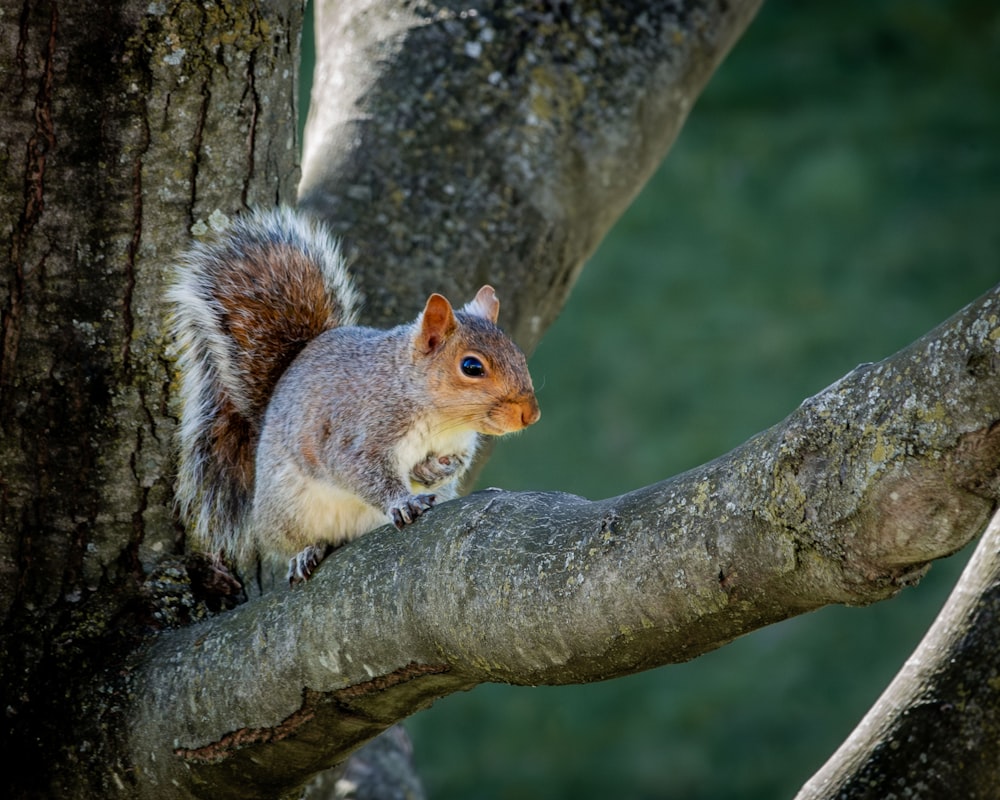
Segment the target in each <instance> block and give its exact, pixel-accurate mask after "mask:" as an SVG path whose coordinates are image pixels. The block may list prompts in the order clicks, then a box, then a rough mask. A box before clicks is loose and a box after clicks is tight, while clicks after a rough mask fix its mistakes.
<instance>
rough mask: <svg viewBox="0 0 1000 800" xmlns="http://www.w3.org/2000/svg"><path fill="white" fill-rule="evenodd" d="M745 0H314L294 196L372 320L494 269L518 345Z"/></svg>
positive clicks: (691, 94)
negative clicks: (313, 55) (352, 276)
mask: <svg viewBox="0 0 1000 800" xmlns="http://www.w3.org/2000/svg"><path fill="white" fill-rule="evenodd" d="M759 6H760V1H759V0H738V2H718V0H681V1H680V2H637V3H624V4H623V3H601V2H576V3H557V2H506V1H505V0H504V1H502V0H480V1H479V2H475V3H471V4H470V3H464V4H457V3H445V4H441V3H423V2H420V3H413V4H401V3H386V2H384V0H349V2H340V0H317V2H316V29H317V37H316V38H317V47H316V50H317V63H316V72H315V77H314V82H313V88H312V103H311V105H310V111H309V119H308V123H307V126H306V134H305V147H304V151H303V158H302V182H301V184H300V186H299V206H300V207H302V208H305V209H307V210H309V211H310V212H312V213H314V214H316V215H318V216H321V217H322V218H323V219H325V220H326V221H327V222H328V223H330V224H331V225H332V226H333V228H334V229H335V230H337V231H338V232H340V233H341V234H342V235H343V239H344V246H345V252H346V253H347V255H348V258H349V260H350V262H351V263H352V264H353V265H354V267H355V270H356V273H357V275H358V279H359V282H360V285H361V288H362V290H363V292H364V294H365V296H366V297H367V304H366V313H367V315H368V319H369V321H371V322H374V323H375V324H379V325H381V326H386V325H389V324H395V323H396V322H398V321H399V320H400V319H410V318H412V317H413V316H415V315H416V313H417V312H418V311H419V310H420V308H421V307H422V306H423V302H424V300H425V299H426V298H427V295H428V294H430V292H432V291H439V292H442V293H444V294H445V295H447V296H449V297H454V298H456V299H463V302H464V299H467V298H471V297H472V295H473V293H474V292H475V290H476V289H477V288H478V287H479V286H481V285H482V284H484V283H492V284H493V285H494V286H495V287H496V288H497V292H498V294H499V296H500V298H501V302H502V311H501V323H502V324H503V325H504V328H505V329H506V330H507V331H508V332H509V333H510V334H511V335H512V336H513V337H514V338H515V340H516V341H517V342H518V343H519V344H520V345H521V346H522V347H523V348H524V349H525V350H526V351H527V352H530V351H531V350H532V349H533V348H534V347H535V345H536V344H537V343H538V340H539V339H540V338H541V335H542V333H543V332H544V331H545V330H546V329H547V328H548V326H549V325H550V324H551V323H552V321H553V320H554V319H555V316H556V314H557V313H558V312H559V309H560V308H562V306H563V303H564V302H565V299H566V296H567V294H568V292H569V289H570V287H571V286H572V284H573V281H574V280H575V278H576V276H577V274H578V273H579V271H580V269H581V268H582V266H583V263H584V261H585V260H586V259H587V257H588V256H589V255H590V254H591V253H592V252H593V250H594V248H595V247H596V246H597V244H598V242H600V240H601V239H602V238H603V237H604V235H605V233H607V231H608V229H609V228H610V227H611V225H612V223H613V222H614V221H615V220H616V219H617V218H618V217H619V215H620V214H621V213H622V211H624V210H625V208H626V207H627V206H628V204H629V203H630V202H631V200H632V199H633V198H634V197H635V195H636V194H637V193H638V191H639V189H640V188H641V187H642V185H643V184H644V183H645V181H646V179H647V178H648V177H649V175H650V174H652V172H653V170H654V169H656V167H657V166H658V165H659V164H660V162H661V161H662V160H663V157H664V156H665V155H666V152H667V150H668V149H669V147H670V145H671V144H672V143H673V141H674V139H675V137H676V136H677V134H678V133H679V132H680V129H681V126H682V125H683V123H684V120H685V119H686V118H687V114H688V112H689V111H690V110H691V107H692V106H693V105H694V102H695V99H696V98H697V96H698V94H699V93H700V91H701V89H702V88H703V87H704V85H705V83H706V82H707V80H708V78H709V76H710V75H711V74H712V72H713V71H714V70H715V68H716V67H717V66H718V64H719V63H720V62H721V61H722V58H723V57H724V56H725V54H726V53H727V52H728V50H729V48H730V47H731V46H732V44H733V43H734V42H735V40H736V39H737V37H738V36H739V35H740V34H741V33H742V32H743V30H744V29H745V28H746V26H747V25H748V24H749V22H750V20H751V19H752V17H753V15H754V14H755V13H756V11H757V9H758V7H759Z"/></svg>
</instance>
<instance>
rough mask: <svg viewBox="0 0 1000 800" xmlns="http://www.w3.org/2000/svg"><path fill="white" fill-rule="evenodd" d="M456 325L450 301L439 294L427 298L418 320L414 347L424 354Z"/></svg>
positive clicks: (434, 348)
mask: <svg viewBox="0 0 1000 800" xmlns="http://www.w3.org/2000/svg"><path fill="white" fill-rule="evenodd" d="M457 326H458V322H457V321H456V320H455V312H454V311H452V310H451V303H449V302H448V301H447V300H446V299H445V298H444V297H442V296H441V295H439V294H432V295H431V296H430V297H428V298H427V305H425V306H424V310H423V313H421V315H420V319H419V321H418V330H417V336H416V339H415V341H414V347H416V349H417V350H418V351H420V352H421V353H423V354H424V355H429V354H430V353H433V352H434V351H435V350H437V349H438V348H439V347H440V346H441V343H442V342H444V340H445V339H447V338H448V337H449V336H451V334H452V331H454V330H455V328H456V327H457Z"/></svg>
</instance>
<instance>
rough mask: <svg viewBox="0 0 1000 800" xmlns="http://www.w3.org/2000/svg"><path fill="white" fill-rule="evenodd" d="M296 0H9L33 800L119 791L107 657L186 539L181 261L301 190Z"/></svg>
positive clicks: (132, 631) (10, 320) (5, 505)
mask: <svg viewBox="0 0 1000 800" xmlns="http://www.w3.org/2000/svg"><path fill="white" fill-rule="evenodd" d="M295 5H296V4H295V3H294V2H290V3H270V4H269V7H268V8H267V9H266V10H262V9H260V8H258V7H257V5H256V4H255V3H250V2H247V3H244V2H235V3H226V4H223V5H205V4H203V3H197V2H187V1H185V0H177V1H175V2H169V1H168V2H152V3H150V2H137V1H136V2H133V1H132V0H128V1H126V2H122V1H121V0H118V1H116V2H86V3H76V2H74V3H65V2H64V3H60V2H46V1H45V0H41V1H39V2H23V3H20V2H18V3H15V2H12V1H11V0H2V2H0V16H2V19H3V23H2V24H0V76H2V78H0V82H2V92H0V93H2V95H3V97H4V100H5V112H4V114H3V115H2V117H0V139H2V142H3V158H2V159H0V220H2V224H0V230H2V231H3V236H4V237H5V241H6V247H5V248H4V253H5V256H6V258H5V268H4V278H3V280H4V296H3V299H2V306H0V426H2V430H3V433H2V435H0V487H2V492H0V532H2V533H0V625H2V627H0V638H2V647H0V651H2V653H3V657H2V663H0V675H2V679H0V686H2V692H3V698H2V699H3V707H4V709H5V719H6V721H7V722H6V724H5V726H4V728H3V742H2V747H3V751H4V752H5V754H6V756H7V758H8V760H9V761H11V762H13V763H15V764H17V765H18V768H17V769H16V770H10V771H8V773H7V775H8V778H9V781H8V783H7V788H8V790H9V791H10V792H11V794H12V796H18V794H20V793H25V794H31V793H32V791H33V789H32V781H37V782H38V785H40V786H42V787H43V788H41V789H37V787H35V789H36V790H37V791H38V793H39V794H40V795H41V796H85V795H86V792H87V791H88V789H86V788H85V785H86V782H87V781H93V782H94V783H95V787H94V788H93V793H94V796H104V795H105V791H104V790H103V789H102V788H101V786H100V784H101V783H102V781H103V780H105V779H106V778H107V777H108V775H109V772H108V771H107V770H106V769H104V768H103V766H94V765H95V764H98V765H100V764H101V762H102V761H103V760H104V758H103V757H104V756H106V755H107V752H106V751H105V750H104V749H103V744H104V743H105V742H106V740H107V737H108V736H109V735H111V734H112V733H113V724H108V722H107V720H106V719H105V718H104V712H106V711H107V710H108V706H109V701H108V700H107V698H106V697H105V698H102V697H100V696H99V695H100V694H101V693H102V692H108V691H110V690H109V688H108V686H110V683H109V684H108V686H105V685H103V679H102V677H101V675H102V671H103V670H105V669H108V670H110V672H111V673H112V674H114V673H115V672H117V671H118V670H119V669H121V666H122V665H121V664H120V663H117V664H116V663H115V662H114V656H113V655H112V654H113V653H117V652H119V648H118V646H119V645H120V646H121V647H122V648H126V647H127V646H128V643H129V642H130V641H131V639H132V638H133V637H134V636H135V635H137V634H138V633H139V632H141V630H142V629H143V623H144V622H146V621H147V620H146V618H145V613H146V612H143V613H142V614H140V615H139V616H138V617H137V616H136V615H135V614H134V613H133V612H134V611H135V609H136V606H135V605H134V603H135V600H136V596H137V592H138V591H139V586H140V584H141V582H142V581H143V579H144V575H145V573H146V572H147V571H148V570H150V569H152V568H153V566H154V565H155V564H157V563H161V564H162V559H163V558H164V556H165V555H168V554H171V553H175V552H177V551H178V550H179V549H180V547H181V545H182V535H181V532H180V530H179V529H178V527H177V526H176V524H175V522H174V520H173V514H172V489H171V483H172V467H171V462H172V458H173V456H172V452H171V451H172V448H171V432H172V425H173V423H172V420H171V419H170V412H169V399H168V398H169V395H170V381H171V376H170V369H169V364H168V362H167V361H166V359H165V358H164V349H165V339H164V335H163V313H162V312H163V309H162V303H161V294H162V277H163V271H164V268H165V265H166V263H167V260H168V259H169V258H170V257H171V256H172V254H173V253H174V252H175V251H176V249H177V247H178V246H179V245H180V244H181V243H183V242H185V241H187V239H188V237H189V235H190V233H189V228H190V227H191V226H192V223H195V222H196V221H197V220H199V219H208V218H209V216H210V214H211V212H212V211H213V210H215V209H222V210H223V211H225V212H227V213H232V212H233V211H235V210H236V209H237V208H238V207H239V205H240V203H241V202H255V203H266V204H271V203H273V202H274V201H275V199H276V198H277V197H285V198H286V199H290V197H291V195H292V192H293V187H294V184H295V181H296V178H297V174H296V165H295V160H294V159H295V149H296V142H295V128H294V125H290V124H287V123H286V121H287V120H293V119H294V104H293V102H292V100H293V96H294V85H293V83H292V81H291V80H290V79H289V78H288V76H289V75H291V74H294V66H295V64H296V63H297V50H296V47H297V38H296V37H297V35H298V31H299V29H300V24H301V9H298V10H296V9H295ZM203 224H204V223H203ZM163 566H164V569H166V573H165V574H166V575H167V576H169V575H170V574H171V572H170V568H169V567H168V565H165V564H164V565H163ZM181 574H182V572H178V573H176V575H175V577H177V576H179V575H181ZM161 577H162V576H161ZM142 591H143V592H145V593H147V594H151V595H161V597H160V600H159V605H158V607H156V606H154V607H153V608H151V609H149V613H151V614H153V615H155V616H161V615H163V614H165V615H167V616H171V615H175V616H176V617H178V618H183V617H184V615H185V614H187V613H189V611H190V610H191V608H193V605H192V604H191V603H189V602H188V600H187V599H185V594H184V592H183V587H182V586H181V584H180V582H179V581H174V580H172V579H170V578H169V577H168V578H167V579H165V580H161V581H159V582H158V581H157V580H153V581H150V582H147V583H146V584H145V587H144V589H143V590H142ZM88 693H96V695H98V696H97V697H94V696H93V695H92V696H91V697H90V699H89V700H88V699H86V698H85V697H84V695H86V694H88ZM88 765H89V766H88Z"/></svg>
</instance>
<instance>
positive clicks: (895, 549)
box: [131, 286, 1000, 797]
mask: <svg viewBox="0 0 1000 800" xmlns="http://www.w3.org/2000/svg"><path fill="white" fill-rule="evenodd" d="M998 309H1000V286H998V287H996V288H995V289H994V290H992V291H991V292H989V293H988V294H987V295H985V296H983V297H982V298H980V299H979V300H978V301H976V302H975V303H973V304H971V305H970V306H968V307H967V308H966V309H964V310H963V311H962V312H960V313H959V314H958V315H956V316H955V317H953V318H952V319H951V320H949V321H948V322H946V323H945V324H944V325H942V326H941V327H939V328H938V329H937V330H935V331H933V332H931V333H930V334H928V335H927V336H925V337H924V338H922V339H921V340H919V341H917V342H916V343H914V344H913V345H911V346H910V347H909V348H907V349H905V350H903V351H901V352H900V353H898V354H896V355H895V356H893V357H891V358H889V359H887V360H885V361H883V362H881V363H879V364H875V365H864V366H862V367H859V368H857V369H856V370H854V371H853V372H851V373H850V374H849V375H847V376H845V377H844V378H843V379H841V380H840V381H838V382H837V383H836V384H834V385H833V386H830V387H829V388H827V389H826V390H824V391H823V392H821V393H819V394H818V395H816V396H814V397H812V398H809V399H808V400H806V401H805V402H804V403H803V404H802V405H801V406H800V407H799V408H798V409H797V410H796V411H795V412H794V413H793V414H791V415H790V416H789V417H788V418H787V419H786V420H784V421H783V422H782V423H780V424H779V425H776V426H775V427H773V428H771V429H770V430H767V431H765V432H763V433H761V434H759V435H758V436H756V437H754V438H753V439H751V440H750V441H748V442H747V443H745V444H744V445H742V446H741V447H739V448H737V449H736V450H734V451H732V452H731V453H729V454H727V455H725V456H723V457H721V458H719V459H717V460H715V461H713V462H711V463H709V464H706V465H704V466H702V467H699V468H697V469H695V470H692V471H690V472H687V473H685V474H683V475H679V476H677V477H675V478H672V479H670V480H667V481H664V482H662V483H659V484H656V485H654V486H650V487H647V488H644V489H640V490H637V491H635V492H631V493H629V494H626V495H622V496H621V497H617V498H612V499H608V500H603V501H598V502H590V501H587V500H585V499H583V498H580V497H575V496H570V495H559V494H543V493H522V494H511V493H504V492H496V491H489V492H482V493H479V494H477V495H474V496H472V497H469V498H465V499H463V500H458V501H455V502H452V503H447V504H444V505H442V506H440V507H437V508H435V509H434V511H433V513H431V514H429V515H427V518H426V519H421V520H420V521H419V522H418V523H417V524H415V525H414V526H413V527H412V528H409V529H407V532H406V534H405V535H401V534H398V533H396V532H395V531H394V530H393V529H391V528H384V529H380V530H379V531H375V532H372V533H371V534H369V535H368V536H365V537H363V538H362V539H360V540H358V541H356V542H354V543H352V544H350V545H348V546H346V547H344V548H342V549H341V550H339V551H338V552H337V553H335V554H334V555H333V556H332V557H330V558H329V559H327V561H326V562H324V564H323V565H322V567H321V569H319V570H318V572H317V574H316V576H315V577H314V578H313V580H312V581H311V582H310V583H309V584H307V585H306V586H304V587H302V588H301V589H300V590H296V591H292V592H282V593H275V594H271V595H268V596H265V597H263V598H262V599H260V600H258V601H255V602H252V603H248V604H247V605H245V606H243V607H241V608H239V609H237V610H236V611H234V612H232V613H229V614H226V615H224V616H222V617H219V618H216V619H214V620H211V621H210V622H207V623H205V624H202V625H198V626H195V627H192V628H190V629H186V630H181V631H176V632H173V633H170V634H169V635H165V636H164V637H162V639H161V640H160V641H159V642H158V643H157V644H156V645H155V646H154V648H153V652H152V653H151V654H150V656H149V658H148V659H147V660H146V662H145V664H144V666H143V667H142V668H141V669H140V671H139V673H138V674H137V681H138V683H137V692H136V695H135V696H136V698H137V707H136V709H135V713H134V715H133V726H132V731H131V732H132V746H133V753H134V757H135V764H136V766H137V768H138V769H139V770H140V772H141V774H142V776H143V778H144V780H145V781H146V782H147V785H150V786H153V787H157V796H160V797H165V796H170V795H169V794H166V795H165V794H164V793H163V792H164V790H165V787H169V786H177V785H181V786H190V784H191V782H192V781H194V782H195V783H196V784H197V785H199V786H202V787H209V789H208V790H207V793H208V794H211V796H213V797H229V796H242V797H255V796H258V795H255V794H252V793H251V792H250V790H248V788H247V783H246V781H248V780H249V782H250V785H251V786H253V787H256V789H257V790H258V791H261V792H265V791H266V792H270V793H272V794H273V793H274V792H275V791H276V789H279V788H280V789H281V790H287V789H289V788H290V787H293V786H296V785H298V784H299V783H301V782H302V781H304V780H305V779H306V778H307V777H308V775H309V774H310V773H311V772H312V771H315V770H317V769H319V768H321V767H323V766H328V765H330V764H333V763H337V762H339V761H341V760H343V759H344V758H345V757H346V755H348V754H349V753H350V752H351V751H352V750H353V749H354V748H356V747H357V746H359V745H360V744H361V743H363V742H364V741H366V740H368V739H370V738H371V737H373V736H374V735H376V734H377V733H378V732H379V731H381V730H383V729H385V728H386V727H387V726H389V725H391V724H392V723H394V722H396V721H397V720H399V719H401V718H403V717H405V716H406V715H408V714H411V713H413V712H414V711H417V710H419V709H420V708H423V707H425V706H427V705H428V704H430V703H431V702H433V701H434V700H435V699H436V698H438V697H441V696H443V695H445V694H447V693H450V692H454V691H459V690H463V689H468V688H470V687H471V686H474V685H475V684H477V683H480V682H484V681H504V682H510V683H523V684H538V683H569V682H584V681H593V680H600V679H604V678H609V677H612V676H616V675H623V674H627V673H630V672H634V671H637V670H641V669H646V668H649V667H653V666H658V665H661V664H667V663H671V662H677V661H684V660H688V659H691V658H693V657H695V656H697V655H698V654H700V653H703V652H705V651H707V650H710V649H712V648H715V647H718V646H720V645H723V644H725V643H726V642H728V641H731V640H732V639H733V638H735V637H737V636H739V635H741V634H744V633H747V632H749V631H751V630H754V629H756V628H758V627H761V626H763V625H766V624H768V623H771V622H774V621H777V620H780V619H784V618H786V617H789V616H792V615H795V614H798V613H801V612H803V611H807V610H811V609H814V608H817V607H819V606H822V605H824V604H828V603H869V602H873V601H875V600H878V599H882V598H884V597H887V596H890V595H891V594H893V593H895V592H896V591H898V589H899V588H900V587H901V586H903V585H905V584H907V583H910V582H912V581H914V580H915V579H916V578H917V577H918V576H919V575H920V574H921V571H922V570H923V568H924V567H925V565H926V564H927V563H928V562H929V561H931V560H933V559H935V558H940V557H943V556H946V555H949V554H950V553H953V552H954V551H955V550H957V549H958V548H960V547H962V546H963V545H964V544H965V543H967V542H968V541H969V540H970V539H972V538H973V537H974V536H975V535H977V534H978V533H979V532H980V531H981V530H982V528H983V526H984V525H985V524H986V521H987V520H988V518H989V516H990V515H991V514H992V512H993V510H994V508H995V507H996V504H997V498H998V496H1000V475H998V464H1000V425H998V424H997V423H998V422H1000V406H998V404H997V397H1000V327H998V313H997V312H998ZM234 642H248V643H252V647H253V653H252V657H251V658H247V657H246V653H245V651H243V650H241V649H240V648H237V647H234V646H233V643H234ZM167 704H170V705H171V707H174V708H176V709H177V713H176V714H173V715H169V716H167V717H166V718H163V717H164V715H162V713H161V709H162V708H163V707H164V706H165V705H167ZM164 743H173V744H172V746H171V747H169V748H167V747H165V745H164ZM259 796H265V795H264V794H261V795H259Z"/></svg>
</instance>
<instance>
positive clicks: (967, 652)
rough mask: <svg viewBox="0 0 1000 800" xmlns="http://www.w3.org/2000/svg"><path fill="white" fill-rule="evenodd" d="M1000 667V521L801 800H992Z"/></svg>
mask: <svg viewBox="0 0 1000 800" xmlns="http://www.w3.org/2000/svg"><path fill="white" fill-rule="evenodd" d="M998 664H1000V514H996V515H994V517H993V520H992V521H991V522H990V525H989V526H988V527H987V529H986V534H985V535H984V536H983V538H982V541H980V542H979V546H978V547H977V548H976V552H975V554H974V555H973V557H972V560H971V561H970V562H969V564H968V565H967V566H966V568H965V571H964V572H963V573H962V577H961V578H960V579H959V581H958V584H957V585H956V586H955V589H954V591H953V592H952V594H951V597H949V599H948V602H947V603H946V604H945V606H944V608H943V609H942V610H941V613H940V614H939V615H938V618H937V620H935V622H934V625H933V626H931V629H930V630H929V631H928V632H927V635H926V636H924V639H923V641H922V642H921V643H920V646H919V647H918V648H917V649H916V651H914V653H913V655H911V656H910V658H909V659H908V660H907V662H906V664H905V665H904V666H903V669H902V670H900V672H899V674H898V675H897V676H896V677H895V679H894V680H893V681H892V683H891V684H890V685H889V688H888V689H886V691H885V693H884V694H883V695H882V696H881V697H880V698H879V700H878V702H876V703H875V705H874V706H872V708H871V710H870V711H869V712H868V713H867V714H866V715H865V718H864V719H863V720H862V721H861V723H860V724H859V725H858V727H857V728H856V729H855V731H854V733H852V734H851V736H850V737H849V738H848V739H847V741H846V742H844V744H843V745H842V746H841V747H840V749H839V750H838V751H837V752H836V753H835V754H834V755H833V756H832V757H831V758H830V760H829V761H828V762H827V763H826V764H825V765H824V766H823V768H822V769H821V770H820V771H819V772H817V773H816V775H815V776H813V778H812V779H810V781H809V782H808V783H807V784H806V785H805V786H804V787H803V788H802V791H801V792H799V794H798V795H797V796H796V800H827V799H828V798H829V799H830V800H832V798H838V800H863V799H864V798H871V800H876V798H882V797H889V796H892V795H895V796H898V797H910V796H912V797H918V796H920V797H969V798H975V797H983V798H987V797H993V796H995V794H996V790H997V765H998V764H1000V676H998V666H997V665H998ZM908 792H909V793H908Z"/></svg>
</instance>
